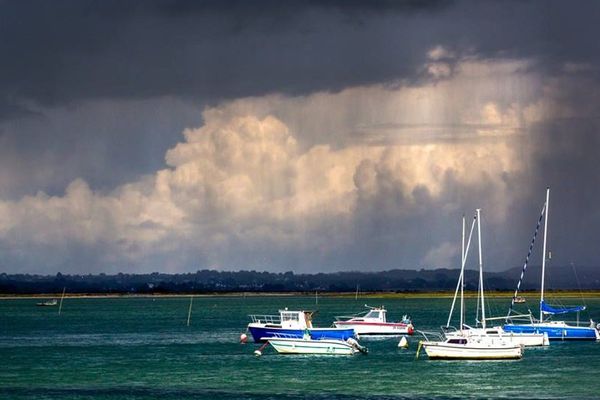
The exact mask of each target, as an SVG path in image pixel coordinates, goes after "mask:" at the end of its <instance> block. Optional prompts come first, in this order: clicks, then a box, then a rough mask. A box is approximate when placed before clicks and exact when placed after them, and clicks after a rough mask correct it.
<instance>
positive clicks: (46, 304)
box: [35, 299, 58, 307]
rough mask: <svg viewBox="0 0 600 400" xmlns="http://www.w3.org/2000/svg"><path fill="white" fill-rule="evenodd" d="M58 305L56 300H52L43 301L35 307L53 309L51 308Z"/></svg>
mask: <svg viewBox="0 0 600 400" xmlns="http://www.w3.org/2000/svg"><path fill="white" fill-rule="evenodd" d="M57 304H58V301H57V300H56V299H51V300H46V301H41V302H39V303H36V304H35V305H36V306H38V307H51V306H55V305H57Z"/></svg>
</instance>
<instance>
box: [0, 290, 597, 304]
mask: <svg viewBox="0 0 600 400" xmlns="http://www.w3.org/2000/svg"><path fill="white" fill-rule="evenodd" d="M61 294H62V293H39V294H11V293H7V294H0V300H14V299H44V298H60V296H61ZM513 294H514V292H512V291H510V292H509V291H502V292H488V293H486V297H487V298H510V297H512V295H513ZM546 294H548V295H552V296H554V297H565V298H599V297H600V290H596V291H584V292H577V291H550V292H546ZM318 295H319V297H332V298H336V297H337V298H354V297H355V296H356V293H354V292H348V293H331V292H319V294H318ZM190 296H194V297H266V296H271V297H314V296H315V292H231V293H177V294H174V293H173V294H164V293H152V294H140V293H67V294H65V298H70V299H74V298H79V299H105V298H106V299H117V298H126V299H127V298H180V297H190ZM453 296H454V292H406V293H396V292H370V293H360V294H359V298H361V299H369V298H373V299H404V298H406V299H419V298H423V299H431V298H452V297H453ZM520 296H523V297H526V298H528V299H529V302H530V303H532V304H533V303H536V304H537V299H539V296H540V294H539V292H525V293H521V294H520ZM465 297H467V298H476V297H477V292H465Z"/></svg>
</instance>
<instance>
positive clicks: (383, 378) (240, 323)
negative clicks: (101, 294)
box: [0, 296, 600, 399]
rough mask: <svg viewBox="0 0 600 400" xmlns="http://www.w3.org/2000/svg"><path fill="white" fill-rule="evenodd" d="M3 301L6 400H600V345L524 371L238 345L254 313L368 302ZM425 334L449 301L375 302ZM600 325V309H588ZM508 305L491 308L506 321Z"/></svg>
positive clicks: (519, 364)
mask: <svg viewBox="0 0 600 400" xmlns="http://www.w3.org/2000/svg"><path fill="white" fill-rule="evenodd" d="M37 301H39V300H32V299H19V300H0V360H2V362H1V368H0V398H10V399H57V398H60V399H157V398H160V399H202V398H211V399H213V398H214V399H282V398H284V399H301V398H317V399H355V398H372V399H388V398H389V399H396V398H410V399H415V398H457V399H458V398H511V399H513V398H600V379H599V378H598V375H599V372H600V343H595V342H578V343H559V342H553V343H552V345H551V346H550V347H549V348H539V349H527V350H526V352H525V356H524V358H523V359H522V360H519V361H480V362H465V361H429V360H427V358H426V357H425V356H424V355H422V356H421V358H420V359H418V360H415V351H416V347H417V341H418V339H416V338H411V345H410V348H409V349H408V350H400V349H398V348H397V347H396V345H397V342H398V339H383V340H382V339H379V340H372V341H364V342H363V344H366V345H367V346H368V347H369V350H370V354H369V355H367V356H364V355H356V356H337V357H335V356H291V355H288V356H282V355H278V354H276V353H275V351H274V350H273V349H272V348H267V349H266V350H265V351H264V355H263V356H262V357H260V358H256V357H254V356H253V355H252V353H253V351H254V350H255V349H256V348H257V345H254V344H246V345H242V344H239V343H238V338H239V335H240V334H241V333H243V332H244V331H245V326H246V324H247V323H248V317H247V315H248V314H251V313H256V314H269V313H276V311H277V309H279V308H283V307H289V308H290V309H294V308H297V309H315V308H318V310H319V313H318V314H317V315H316V317H315V325H318V326H329V325H330V324H331V322H332V320H333V317H334V315H342V314H347V313H351V312H356V311H361V308H362V307H363V304H364V302H365V300H362V299H359V300H358V301H355V300H354V299H353V298H352V299H341V298H319V304H318V306H316V305H315V299H314V298H312V297H287V296H281V297H266V296H265V297H247V298H243V297H202V298H195V300H194V308H193V314H192V319H191V324H190V326H189V327H187V326H186V319H187V311H188V305H189V298H114V299H69V298H67V299H65V302H64V306H63V311H62V315H60V316H58V315H57V311H58V308H57V307H36V306H35V303H36V302H37ZM368 302H369V304H371V305H381V304H384V305H385V306H386V307H387V308H388V314H389V316H390V317H392V319H399V318H400V317H401V316H402V314H409V315H410V316H411V317H412V318H413V321H414V323H415V325H416V327H417V329H423V330H432V329H436V328H438V327H439V326H440V325H442V324H444V323H445V320H446V318H447V312H448V308H449V304H450V300H448V299H394V300H391V299H368ZM587 305H588V307H589V309H590V310H592V314H591V317H593V318H594V320H596V321H598V320H600V301H599V300H596V299H594V300H587ZM505 306H506V300H503V301H501V302H500V301H496V300H494V301H492V304H491V308H492V310H496V313H498V314H499V313H500V311H503V310H505V308H506V307H505Z"/></svg>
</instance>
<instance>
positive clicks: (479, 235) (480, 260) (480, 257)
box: [477, 208, 485, 329]
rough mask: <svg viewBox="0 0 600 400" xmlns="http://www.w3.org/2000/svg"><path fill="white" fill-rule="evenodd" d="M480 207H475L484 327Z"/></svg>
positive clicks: (483, 322) (482, 308)
mask: <svg viewBox="0 0 600 400" xmlns="http://www.w3.org/2000/svg"><path fill="white" fill-rule="evenodd" d="M480 212H481V209H479V208H478V209H477V235H478V238H479V290H480V292H481V327H482V328H483V329H485V302H484V300H483V258H482V255H481V215H480Z"/></svg>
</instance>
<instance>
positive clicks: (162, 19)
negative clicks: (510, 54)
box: [0, 1, 447, 110]
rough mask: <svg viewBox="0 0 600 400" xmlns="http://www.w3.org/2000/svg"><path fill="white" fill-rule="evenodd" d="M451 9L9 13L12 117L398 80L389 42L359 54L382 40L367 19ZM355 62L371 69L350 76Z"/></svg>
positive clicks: (14, 9)
mask: <svg viewBox="0 0 600 400" xmlns="http://www.w3.org/2000/svg"><path fill="white" fill-rule="evenodd" d="M446 6H447V2H444V1H433V2H423V3H421V2H412V1H407V2H386V1H382V2H375V3H364V2H341V3H340V2H333V1H329V2H324V3H320V2H299V1H293V2H276V1H262V2H261V1H259V2H246V1H232V2H218V1H206V2H188V1H158V2H144V1H130V2H120V1H91V2H90V1H58V2H45V1H15V2H5V3H3V4H2V6H1V7H2V13H1V14H0V35H1V37H3V38H4V39H3V40H2V41H1V42H0V52H1V53H2V54H3V62H2V64H1V66H0V72H1V74H0V85H1V86H2V87H3V89H4V90H3V102H4V104H5V107H6V106H7V105H8V104H11V102H12V103H14V102H23V101H34V102H39V103H42V104H57V103H58V104H60V103H63V102H70V101H77V100H80V99H88V98H97V97H111V98H114V97H127V98H131V97H133V98H144V97H150V96H161V95H177V96H192V97H195V98H202V99H206V98H208V99H213V100H214V99H222V98H230V97H238V96H245V95H253V94H262V93H264V92H269V91H289V92H307V91H312V90H318V89H330V88H340V87H344V86H345V85H348V84H352V83H356V82H365V81H378V80H381V78H382V77H383V78H384V79H389V78H392V77H393V76H394V75H395V72H393V71H397V70H398V67H399V65H398V63H397V62H396V63H394V64H395V65H393V66H390V65H389V64H388V63H381V64H379V62H381V61H383V59H382V57H384V56H385V57H387V56H386V55H390V54H393V53H392V52H391V50H393V47H392V48H390V47H388V46H389V45H387V44H385V43H384V42H382V44H384V48H381V49H377V48H375V49H371V50H373V51H370V52H369V54H368V55H367V57H366V58H365V57H363V56H362V55H359V53H360V52H361V50H364V47H365V44H367V43H365V39H366V41H368V42H372V40H373V39H375V37H372V34H371V33H369V27H368V26H369V25H371V24H372V23H371V22H369V20H368V17H373V16H375V17H376V18H378V19H380V18H383V19H387V18H388V17H387V14H388V13H389V14H391V15H395V14H401V15H406V14H408V15H412V14H413V13H419V12H426V13H431V12H437V11H438V10H439V9H444V8H445V7H446ZM353 32H354V33H353ZM374 33H375V35H377V36H378V35H381V34H383V33H384V32H374ZM347 35H348V36H347ZM362 35H366V37H365V39H362V38H361V36H362ZM386 47H387V48H386ZM351 60H355V61H360V60H363V61H362V62H360V63H359V64H358V65H355V66H354V67H352V68H347V66H348V65H347V62H348V61H351ZM406 61H407V60H406V59H405V60H404V62H406ZM365 67H367V68H365ZM402 70H403V71H404V73H407V71H408V70H409V69H408V68H406V67H404V68H400V71H402ZM373 72H375V74H373ZM6 109H7V110H8V107H6Z"/></svg>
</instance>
